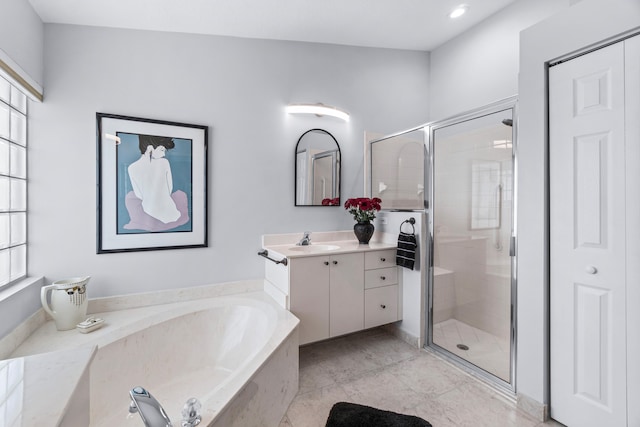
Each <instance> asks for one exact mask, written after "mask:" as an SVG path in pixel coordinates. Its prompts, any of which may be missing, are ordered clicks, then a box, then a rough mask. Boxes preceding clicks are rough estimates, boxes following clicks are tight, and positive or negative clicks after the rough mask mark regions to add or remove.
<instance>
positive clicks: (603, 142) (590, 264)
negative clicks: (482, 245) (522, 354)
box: [549, 42, 640, 427]
mask: <svg viewBox="0 0 640 427" xmlns="http://www.w3.org/2000/svg"><path fill="white" fill-rule="evenodd" d="M625 43H627V42H620V43H616V44H613V45H610V46H608V47H604V48H602V49H599V50H596V51H594V52H592V53H589V54H586V55H583V56H579V57H577V58H574V59H572V60H569V61H567V62H564V63H561V64H559V65H555V66H553V67H551V68H550V69H549V130H550V142H549V175H550V176H549V179H550V181H549V182H550V184H549V187H550V205H549V209H550V241H549V244H550V303H551V308H550V315H551V343H550V344H551V359H550V368H551V416H552V418H554V419H556V420H558V421H560V422H561V423H564V424H566V425H568V426H580V427H590V426H611V427H615V426H626V425H628V420H627V328H628V327H631V325H628V324H627V310H626V304H627V295H626V293H627V284H628V283H631V278H630V277H628V273H629V271H630V270H628V267H629V265H628V264H629V262H628V261H627V244H628V242H627V239H630V238H633V239H636V240H637V239H638V238H640V236H637V232H635V234H636V235H628V234H627V232H628V227H627V221H636V222H637V221H640V218H637V217H636V218H633V217H630V215H629V212H631V211H630V210H629V206H628V204H629V203H628V199H629V197H628V195H629V194H630V192H628V189H627V186H633V188H635V189H638V186H639V183H638V182H637V181H636V182H630V180H629V178H630V177H632V176H633V174H635V175H637V172H634V171H632V170H628V167H627V166H626V165H627V164H628V163H627V161H626V160H627V158H626V157H627V156H628V155H630V154H631V153H636V152H637V150H636V149H635V148H634V149H633V150H629V151H628V150H627V148H626V144H629V143H631V141H626V138H625V132H626V130H625V97H626V95H625ZM635 120H636V121H637V120H639V119H638V117H636V119H635ZM637 143H638V141H633V144H637ZM634 167H635V168H636V169H638V168H640V164H637V163H636V164H635V166H634ZM636 198H637V196H636ZM631 204H633V203H631ZM629 230H636V231H637V226H633V227H629ZM630 262H633V263H638V262H640V260H635V261H631V260H630ZM633 285H634V286H637V285H638V283H637V282H635V283H633ZM633 328H637V325H634V326H633ZM636 330H637V329H636ZM630 362H631V361H630ZM634 362H638V361H634ZM636 404H637V403H636Z"/></svg>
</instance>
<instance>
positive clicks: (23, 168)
mask: <svg viewBox="0 0 640 427" xmlns="http://www.w3.org/2000/svg"><path fill="white" fill-rule="evenodd" d="M0 161H1V158H0ZM11 176H13V177H15V178H26V177H27V150H26V149H25V148H23V147H20V146H18V145H14V144H11Z"/></svg>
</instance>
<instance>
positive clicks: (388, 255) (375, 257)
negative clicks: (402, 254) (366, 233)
mask: <svg viewBox="0 0 640 427" xmlns="http://www.w3.org/2000/svg"><path fill="white" fill-rule="evenodd" d="M394 265H396V250H395V249H386V250H384V251H373V252H365V254H364V269H365V270H371V269H374V268H385V267H391V266H394Z"/></svg>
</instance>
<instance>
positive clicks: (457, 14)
mask: <svg viewBox="0 0 640 427" xmlns="http://www.w3.org/2000/svg"><path fill="white" fill-rule="evenodd" d="M467 9H469V6H467V5H466V4H461V5H460V6H458V7H456V8H455V9H453V10H452V11H451V13H449V18H451V19H455V18H459V17H461V16H462V15H464V14H465V12H466V11H467Z"/></svg>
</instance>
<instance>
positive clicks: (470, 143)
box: [427, 99, 515, 392]
mask: <svg viewBox="0 0 640 427" xmlns="http://www.w3.org/2000/svg"><path fill="white" fill-rule="evenodd" d="M514 104H515V99H510V100H507V101H505V102H503V103H497V104H494V105H492V106H490V107H488V108H484V109H480V110H477V111H476V112H472V113H469V114H465V115H462V116H460V117H457V118H453V119H450V120H447V121H445V122H441V123H437V122H436V123H434V124H433V125H432V127H431V131H430V136H431V137H430V141H429V144H430V146H429V152H430V157H431V164H430V166H431V168H430V177H431V188H430V194H429V199H430V200H429V206H430V207H431V208H432V209H431V212H430V215H431V218H430V230H431V236H432V242H433V243H432V247H431V250H432V252H431V255H430V260H431V262H432V265H431V267H432V268H431V271H430V277H429V280H430V282H429V294H430V295H429V308H430V310H429V311H428V312H429V316H430V319H429V323H428V325H427V327H428V331H429V336H428V339H427V345H428V346H429V347H430V348H432V349H433V350H435V351H436V352H438V353H440V354H442V355H443V356H444V357H447V358H449V359H451V360H452V361H454V362H455V363H458V364H459V365H461V366H462V367H464V368H466V369H468V370H469V371H471V372H472V373H474V374H476V375H478V376H480V377H483V378H485V379H487V380H488V381H489V382H491V383H492V384H494V385H496V386H497V387H500V388H501V389H503V390H505V391H507V392H513V390H514V387H515V384H514V383H515V381H514V378H513V376H514V372H515V366H514V365H515V364H514V361H515V352H514V350H515V334H514V326H513V325H514V317H515V313H514V312H512V309H513V301H514V295H515V280H514V277H515V276H514V275H513V274H512V271H513V269H514V266H515V261H514V258H512V256H511V251H506V250H503V247H504V248H507V247H510V243H511V236H512V235H513V216H514V194H513V188H514V185H513V179H514V174H513V171H514V167H513V165H514V157H513V144H512V141H513V140H514V135H513V120H514V118H513V114H514Z"/></svg>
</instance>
